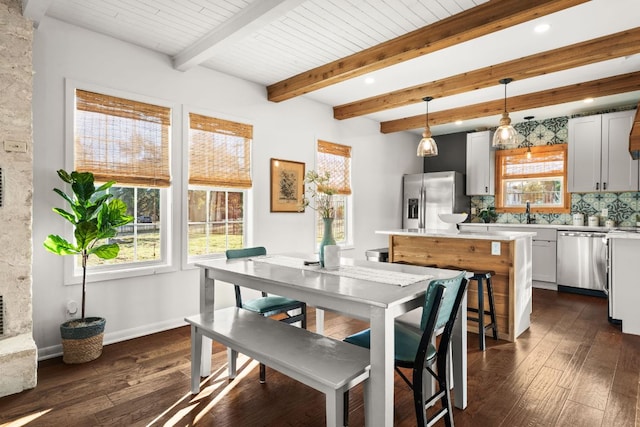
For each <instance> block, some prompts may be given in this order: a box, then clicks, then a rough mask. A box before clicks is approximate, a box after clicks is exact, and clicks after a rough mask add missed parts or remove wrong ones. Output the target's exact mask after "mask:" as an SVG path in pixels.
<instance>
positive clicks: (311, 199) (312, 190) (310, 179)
mask: <svg viewBox="0 0 640 427" xmlns="http://www.w3.org/2000/svg"><path fill="white" fill-rule="evenodd" d="M329 178H330V175H329V172H325V173H324V174H323V175H320V174H318V172H316V171H314V170H310V171H309V172H307V173H306V174H305V177H304V183H305V184H306V185H307V191H305V194H304V197H303V198H302V203H301V205H300V211H303V210H304V209H305V208H306V207H307V206H308V207H310V208H311V209H314V210H316V211H318V213H319V214H320V216H321V217H322V218H335V215H336V211H335V206H334V205H333V195H334V194H336V190H335V189H334V188H332V187H331V186H330V185H329Z"/></svg>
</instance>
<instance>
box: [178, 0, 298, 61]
mask: <svg viewBox="0 0 640 427" xmlns="http://www.w3.org/2000/svg"><path fill="white" fill-rule="evenodd" d="M303 1H304V0H260V1H256V2H254V3H253V4H251V5H250V6H248V7H246V8H244V9H243V10H242V11H241V12H240V13H238V14H237V15H236V16H234V17H233V18H231V19H230V20H228V21H227V22H225V23H224V24H222V25H221V26H220V27H217V28H216V29H215V30H213V31H211V32H209V33H208V34H206V35H205V36H204V37H202V38H201V39H199V40H197V41H196V42H195V43H193V44H192V45H191V46H188V47H187V48H185V49H184V50H182V51H181V52H179V53H177V54H176V55H175V56H174V57H173V66H174V68H175V69H177V70H180V71H187V70H188V69H190V68H192V67H195V66H196V65H199V64H201V63H203V62H204V61H206V60H207V59H209V58H211V57H212V56H213V55H214V53H215V52H216V51H219V50H221V49H223V48H226V47H229V46H230V45H231V44H232V43H233V42H235V41H236V40H239V39H241V38H243V37H246V36H247V35H249V34H251V33H253V32H255V31H256V30H257V29H259V28H261V27H263V26H265V25H266V24H269V23H271V22H272V21H274V20H275V19H277V18H279V17H280V16H282V15H284V14H285V13H287V12H288V11H290V10H291V9H293V8H294V7H296V6H299V5H300V4H301V3H302V2H303Z"/></svg>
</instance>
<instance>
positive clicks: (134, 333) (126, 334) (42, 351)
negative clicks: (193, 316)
mask: <svg viewBox="0 0 640 427" xmlns="http://www.w3.org/2000/svg"><path fill="white" fill-rule="evenodd" d="M107 321H108V319H107ZM186 325H187V323H185V321H184V317H181V318H179V319H171V320H166V321H163V322H158V323H152V324H149V325H144V326H140V327H137V328H131V329H125V330H122V331H117V332H111V333H108V334H105V335H104V345H109V344H114V343H117V342H121V341H126V340H130V339H133V338H140V337H143V336H145V335H151V334H155V333H157V332H162V331H167V330H169V329H174V328H179V327H181V326H186ZM59 356H62V344H57V345H52V346H50V347H42V348H38V361H40V360H47V359H52V358H54V357H59Z"/></svg>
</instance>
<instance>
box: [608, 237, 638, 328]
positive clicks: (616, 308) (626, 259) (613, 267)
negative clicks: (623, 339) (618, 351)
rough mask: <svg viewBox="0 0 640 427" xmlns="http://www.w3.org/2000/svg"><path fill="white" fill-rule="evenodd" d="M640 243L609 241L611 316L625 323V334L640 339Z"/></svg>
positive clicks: (631, 240) (634, 240)
mask: <svg viewBox="0 0 640 427" xmlns="http://www.w3.org/2000/svg"><path fill="white" fill-rule="evenodd" d="M639 257H640V239H637V238H628V239H625V238H612V239H609V264H610V268H609V310H610V313H609V315H610V316H611V317H612V318H613V319H617V320H621V321H622V332H624V333H625V334H635V335H640V310H638V301H640V285H639V284H638V258H639Z"/></svg>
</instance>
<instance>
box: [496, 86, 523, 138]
mask: <svg viewBox="0 0 640 427" xmlns="http://www.w3.org/2000/svg"><path fill="white" fill-rule="evenodd" d="M512 80H513V79H511V78H506V79H502V80H500V83H501V84H503V85H504V113H502V118H501V119H500V126H499V127H498V129H496V132H495V133H494V134H493V144H492V145H493V146H494V147H506V146H509V145H516V144H517V143H518V133H517V132H516V130H515V129H514V128H513V126H511V119H510V118H509V113H508V112H507V85H508V84H509V83H511V81H512Z"/></svg>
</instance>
